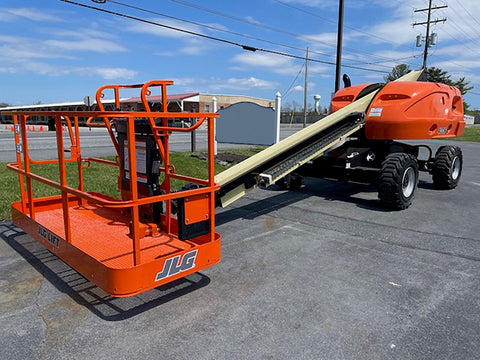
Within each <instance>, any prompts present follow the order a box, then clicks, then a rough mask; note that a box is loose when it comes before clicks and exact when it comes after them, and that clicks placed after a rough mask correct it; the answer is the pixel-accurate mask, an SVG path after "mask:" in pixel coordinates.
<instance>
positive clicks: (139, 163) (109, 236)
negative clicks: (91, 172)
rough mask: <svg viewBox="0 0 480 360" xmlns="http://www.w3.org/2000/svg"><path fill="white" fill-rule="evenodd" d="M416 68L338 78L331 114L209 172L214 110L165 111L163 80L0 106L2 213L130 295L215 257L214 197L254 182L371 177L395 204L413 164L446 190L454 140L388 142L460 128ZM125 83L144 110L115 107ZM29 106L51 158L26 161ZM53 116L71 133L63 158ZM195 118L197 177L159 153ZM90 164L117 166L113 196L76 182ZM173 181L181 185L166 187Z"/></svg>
mask: <svg viewBox="0 0 480 360" xmlns="http://www.w3.org/2000/svg"><path fill="white" fill-rule="evenodd" d="M421 73H422V72H421V71H414V72H411V73H409V74H406V75H405V76H403V77H402V78H400V79H398V80H397V81H394V82H390V83H388V84H365V85H358V86H349V85H350V84H349V82H346V87H345V88H344V89H342V90H340V91H338V92H337V93H336V94H335V95H334V97H333V99H332V102H331V114H330V115H328V116H327V117H325V118H323V119H321V120H320V121H317V122H316V123H315V124H312V125H311V126H309V127H308V128H305V129H303V130H300V131H299V132H297V133H296V134H294V135H291V136H290V137H288V138H286V139H283V140H282V141H280V142H278V143H277V144H274V145H272V146H270V147H268V148H266V149H265V150H263V151H261V152H259V153H257V154H255V155H254V156H252V157H250V158H248V159H247V160H245V161H243V162H241V163H239V164H237V165H235V166H232V167H230V168H229V169H227V170H226V171H224V172H222V173H220V174H217V176H216V177H215V175H214V157H213V149H214V118H215V117H217V114H212V113H185V112H182V113H175V112H168V111H167V105H168V103H167V92H166V88H167V86H168V85H171V84H173V83H172V82H171V81H150V82H147V83H145V84H143V85H123V86H122V85H107V86H103V87H101V88H100V89H99V90H98V91H97V94H96V99H97V104H98V106H99V110H100V111H96V112H45V111H43V112H30V111H29V112H26V111H23V112H22V111H11V112H4V113H5V114H7V115H12V116H13V120H14V127H15V143H16V151H17V162H16V163H14V164H10V165H8V167H9V168H10V169H11V170H14V171H16V172H17V173H18V176H19V180H20V192H21V201H19V202H16V203H13V204H12V217H13V221H14V223H15V224H16V225H17V226H19V227H20V228H22V229H24V230H25V231H26V232H27V233H28V234H30V235H31V236H32V237H34V238H35V239H37V240H38V241H39V242H40V243H42V244H43V245H44V246H45V247H47V248H48V249H49V250H50V251H51V252H53V253H54V254H55V255H57V256H58V257H59V258H61V259H62V260H64V261H65V262H66V263H67V264H69V265H70V266H71V267H72V268H74V269H75V270H77V271H78V272H79V273H80V274H82V275H83V276H84V277H86V278H87V279H88V280H90V281H92V282H93V283H94V284H96V285H97V286H98V287H100V288H101V289H103V290H104V291H106V292H107V293H109V294H111V295H113V296H131V295H135V294H138V293H140V292H142V291H145V290H149V289H152V288H154V287H157V286H160V285H162V284H165V283H168V282H170V281H173V280H176V279H178V278H181V277H183V276H185V275H188V274H190V273H193V272H197V271H199V270H201V269H204V268H206V267H208V266H212V265H214V264H216V263H218V262H219V261H220V236H219V235H218V234H216V233H215V212H214V210H215V206H216V205H221V206H228V204H230V203H232V202H233V201H236V200H237V199H239V198H240V197H241V196H243V195H244V194H245V193H246V192H247V191H249V190H251V189H254V188H256V187H267V186H269V185H271V184H273V183H276V184H277V185H279V186H280V187H282V188H285V189H295V188H298V187H300V186H302V181H303V180H302V179H303V176H311V177H320V178H328V179H336V180H342V181H351V182H357V183H365V184H373V185H376V186H377V188H378V196H379V199H380V201H381V203H383V204H384V205H385V206H387V207H388V208H390V209H393V210H402V209H406V208H407V207H409V206H410V205H411V203H412V200H413V198H414V196H415V193H416V190H417V187H418V180H419V171H425V172H428V173H430V174H431V175H432V178H433V183H434V185H435V187H437V188H439V189H453V188H455V187H456V186H457V184H458V182H459V180H460V176H461V172H462V166H463V157H462V152H461V149H460V148H459V147H456V146H441V147H440V148H439V149H438V150H437V151H436V153H435V155H433V150H432V149H431V148H430V147H429V146H428V145H424V144H421V145H417V144H415V143H404V142H400V141H398V140H418V139H439V138H450V137H455V136H460V135H461V134H462V132H463V130H464V128H465V122H464V120H463V104H462V97H461V94H460V92H459V90H458V89H456V88H454V87H451V86H447V85H444V84H436V83H427V82H421V81H415V80H417V79H418V78H419V77H420V76H421ZM151 87H159V88H160V90H161V106H160V109H159V111H152V110H151V109H150V105H149V102H148V96H150V95H151V92H150V90H149V89H150V88H151ZM135 88H139V89H140V96H141V97H140V98H141V101H142V104H143V108H144V111H141V112H138V111H137V112H122V111H120V110H119V109H120V97H119V96H120V95H119V93H120V90H122V89H135ZM106 90H109V91H113V92H114V95H115V107H116V109H118V111H105V108H104V106H103V104H102V98H103V96H104V91H106ZM31 115H41V116H42V115H43V116H50V117H53V118H54V119H55V123H56V139H57V148H58V160H49V161H35V160H33V159H32V158H30V156H29V152H28V142H27V132H26V121H27V119H28V117H29V116H31ZM85 116H87V117H89V119H88V120H87V125H90V126H103V127H106V128H107V130H108V133H109V134H110V137H111V140H112V142H113V145H114V147H115V149H116V151H117V158H116V161H107V160H103V159H96V158H88V157H82V155H81V151H80V136H79V117H85ZM173 118H176V119H185V118H197V119H198V122H196V123H195V122H194V125H192V126H190V127H189V128H178V127H172V126H170V125H169V119H173ZM99 121H100V122H99ZM62 122H65V123H66V125H67V129H68V135H69V138H70V144H69V145H70V146H69V153H70V157H69V158H66V157H65V144H64V140H63V135H62ZM201 124H206V125H207V128H208V131H207V134H208V136H207V142H208V162H207V166H208V178H207V179H206V180H203V179H197V178H193V177H191V176H186V175H181V174H179V173H177V172H176V170H175V166H174V164H172V163H171V162H170V155H169V136H170V134H171V133H173V132H191V131H193V130H195V129H196V128H198V127H199V126H200V125H201ZM420 149H424V150H426V152H427V155H426V156H425V154H423V155H422V154H421V151H420ZM421 155H422V156H421ZM92 162H99V163H102V164H105V165H109V166H116V167H118V169H119V177H118V187H119V189H120V191H121V198H120V199H114V198H111V197H108V196H106V195H103V194H99V193H92V192H86V191H85V190H84V185H83V171H84V169H85V168H87V167H88V166H89V165H90V163H92ZM67 163H74V164H76V165H77V166H76V168H75V169H76V172H77V175H78V176H77V177H78V184H77V185H76V186H72V185H71V184H67V176H66V164H67ZM32 164H36V165H42V164H57V165H58V170H59V175H60V182H58V181H53V180H50V179H46V178H44V177H42V176H39V175H36V174H34V173H33V172H32V171H31V169H30V168H31V165H32ZM173 179H176V180H182V181H184V182H186V183H188V185H186V186H184V187H183V188H182V189H181V190H180V191H177V192H174V191H172V187H171V180H173ZM34 182H41V183H44V184H47V185H50V186H52V187H54V188H56V189H58V191H59V192H60V195H58V196H53V197H48V198H34V197H33V183H34Z"/></svg>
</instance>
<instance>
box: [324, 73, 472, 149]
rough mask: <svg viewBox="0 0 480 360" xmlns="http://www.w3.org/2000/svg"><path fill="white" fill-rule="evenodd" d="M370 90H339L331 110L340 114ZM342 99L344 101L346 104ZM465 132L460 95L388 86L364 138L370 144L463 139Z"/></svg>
mask: <svg viewBox="0 0 480 360" xmlns="http://www.w3.org/2000/svg"><path fill="white" fill-rule="evenodd" d="M367 86H369V85H368V84H367V85H358V86H352V87H347V88H344V89H341V90H339V91H338V92H337V93H336V94H335V96H334V98H333V99H332V105H331V109H332V110H338V109H339V108H341V107H344V106H346V105H348V104H349V103H351V102H353V101H355V99H356V98H357V96H358V94H359V93H360V91H361V90H362V89H364V88H366V87H367ZM359 89H360V91H359ZM341 99H345V100H343V103H342V100H341ZM342 105H343V106H342ZM464 129H465V121H464V119H463V102H462V96H461V94H460V91H459V90H458V89H457V88H455V87H453V86H448V85H445V84H439V83H432V82H410V81H405V82H402V81H398V82H397V81H395V82H389V83H387V84H386V85H385V86H383V88H382V89H381V90H380V91H379V92H378V93H377V94H376V96H375V97H374V99H373V101H372V103H371V104H370V106H369V108H368V110H367V112H366V118H365V135H366V138H367V139H371V140H404V139H405V140H408V139H411V140H413V139H441V138H451V137H456V136H460V135H462V133H463V130H464Z"/></svg>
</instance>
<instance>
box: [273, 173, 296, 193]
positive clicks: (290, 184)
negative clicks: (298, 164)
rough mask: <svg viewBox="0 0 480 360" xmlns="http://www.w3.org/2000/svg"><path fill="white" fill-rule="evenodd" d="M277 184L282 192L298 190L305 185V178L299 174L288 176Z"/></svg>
mask: <svg viewBox="0 0 480 360" xmlns="http://www.w3.org/2000/svg"><path fill="white" fill-rule="evenodd" d="M275 184H277V185H278V187H280V189H282V190H298V189H300V188H301V187H302V185H303V176H302V175H299V174H288V175H287V176H285V177H283V178H281V179H280V180H278V181H277V182H275Z"/></svg>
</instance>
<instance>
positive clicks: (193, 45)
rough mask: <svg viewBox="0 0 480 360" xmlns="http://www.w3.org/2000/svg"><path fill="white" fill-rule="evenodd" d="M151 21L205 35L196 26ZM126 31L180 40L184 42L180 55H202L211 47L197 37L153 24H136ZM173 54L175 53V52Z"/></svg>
mask: <svg viewBox="0 0 480 360" xmlns="http://www.w3.org/2000/svg"><path fill="white" fill-rule="evenodd" d="M151 21H153V22H158V23H160V24H164V25H167V26H171V27H176V28H181V29H185V30H188V31H191V32H194V33H198V34H203V31H202V28H201V27H200V26H197V25H194V24H186V23H184V22H180V21H175V20H169V19H152V20H151ZM126 29H127V30H128V31H131V32H134V33H140V34H147V35H153V36H158V37H166V38H172V39H179V40H181V41H182V42H183V43H180V44H179V45H180V46H181V48H180V50H179V51H178V52H179V53H180V54H187V55H201V54H204V53H205V52H206V51H207V50H208V49H209V48H210V46H209V45H208V44H207V43H206V42H205V41H204V40H203V39H200V38H198V37H196V36H195V35H192V34H188V33H185V32H181V31H177V30H173V29H168V28H165V27H161V26H157V25H153V24H146V23H134V24H131V25H129V26H127V28H126ZM171 52H172V53H175V51H171Z"/></svg>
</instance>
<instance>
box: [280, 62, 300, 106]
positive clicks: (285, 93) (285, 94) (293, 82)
mask: <svg viewBox="0 0 480 360" xmlns="http://www.w3.org/2000/svg"><path fill="white" fill-rule="evenodd" d="M304 66H305V64H302V66H301V67H300V70H298V73H297V76H295V79H293V81H292V83H291V84H290V86H289V87H288V89H287V91H285V92H284V93H283V98H284V99H285V97H286V96H287V95H288V92H289V91H290V89H291V88H292V87H293V85H294V84H295V82H296V81H297V79H298V77H299V76H300V74H301V73H302V70H303V67H304Z"/></svg>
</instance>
